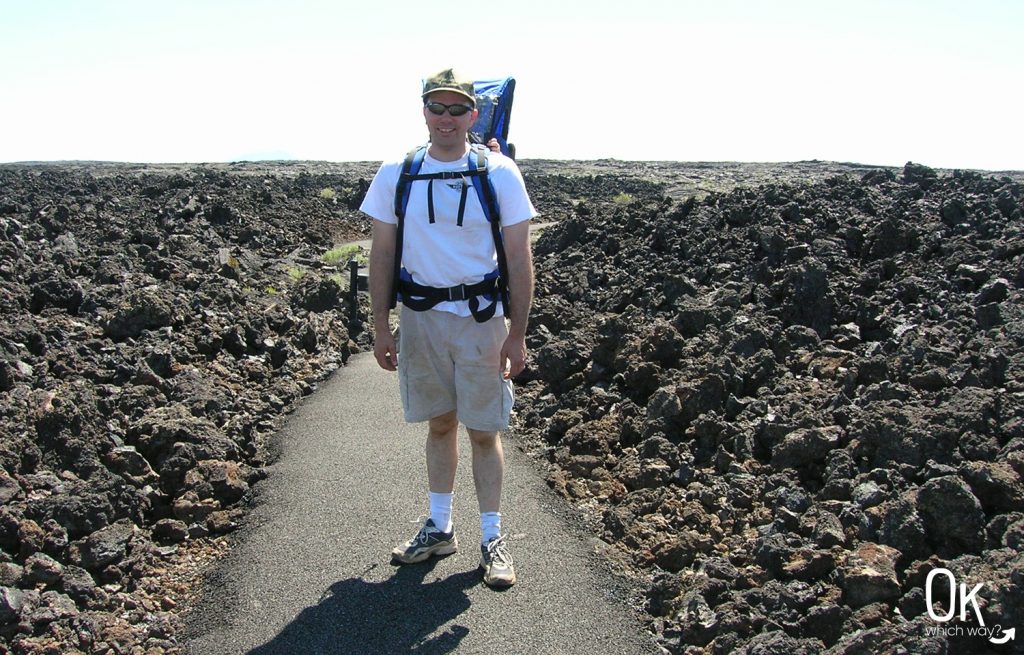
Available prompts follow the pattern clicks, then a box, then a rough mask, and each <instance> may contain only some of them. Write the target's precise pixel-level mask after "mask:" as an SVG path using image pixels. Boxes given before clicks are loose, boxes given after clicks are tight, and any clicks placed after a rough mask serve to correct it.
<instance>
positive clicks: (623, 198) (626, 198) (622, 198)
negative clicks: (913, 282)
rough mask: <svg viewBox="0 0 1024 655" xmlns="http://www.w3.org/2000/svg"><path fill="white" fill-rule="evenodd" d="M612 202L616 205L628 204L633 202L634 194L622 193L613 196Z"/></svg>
mask: <svg viewBox="0 0 1024 655" xmlns="http://www.w3.org/2000/svg"><path fill="white" fill-rule="evenodd" d="M612 202H614V203H615V204H616V205H628V204H631V203H632V202H633V196H632V195H630V194H628V193H620V194H618V195H617V196H615V197H614V198H612Z"/></svg>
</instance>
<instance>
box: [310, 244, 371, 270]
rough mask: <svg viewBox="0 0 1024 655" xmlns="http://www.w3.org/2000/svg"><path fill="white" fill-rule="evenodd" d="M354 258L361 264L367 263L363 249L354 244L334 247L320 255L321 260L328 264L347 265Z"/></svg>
mask: <svg viewBox="0 0 1024 655" xmlns="http://www.w3.org/2000/svg"><path fill="white" fill-rule="evenodd" d="M353 259H354V260H356V261H357V262H359V265H360V266H365V265H366V255H364V254H363V249H362V248H360V247H359V246H357V245H354V244H353V245H349V246H341V247H340V248H332V249H331V250H328V251H327V252H325V253H324V254H323V255H321V256H320V261H322V262H323V263H324V264H327V265H328V266H345V265H347V264H348V263H349V262H350V261H352V260H353Z"/></svg>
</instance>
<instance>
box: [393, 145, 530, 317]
mask: <svg viewBox="0 0 1024 655" xmlns="http://www.w3.org/2000/svg"><path fill="white" fill-rule="evenodd" d="M426 153H427V146H426V145H421V146H418V147H416V148H413V149H412V150H410V151H409V153H408V154H407V155H406V157H405V162H404V163H403V164H402V173H401V175H399V177H398V184H397V185H396V188H395V216H396V217H397V218H398V225H397V228H398V231H397V234H396V237H395V264H394V278H393V279H392V286H391V308H392V309H393V308H394V307H395V306H396V305H397V303H398V299H399V297H400V296H401V299H402V304H403V305H405V306H406V307H408V308H409V309H412V310H414V311H418V312H421V311H426V310H428V309H431V308H432V307H434V306H436V305H437V304H438V303H441V302H445V301H460V300H468V302H469V310H470V313H471V314H472V315H473V318H474V319H476V321H477V322H478V323H483V322H486V321H488V320H490V319H491V318H493V317H494V314H495V311H496V310H497V308H498V300H501V303H502V306H503V307H504V311H505V315H506V316H511V315H512V311H511V307H510V305H509V297H508V283H507V282H508V260H507V259H506V257H505V246H504V242H503V240H502V236H501V215H500V213H499V211H498V200H497V195H496V193H495V191H494V185H493V184H492V183H491V181H490V179H488V177H487V157H488V154H489V153H490V150H489V149H488V148H487V146H485V145H481V144H473V145H472V146H471V149H470V154H469V165H468V169H467V170H465V171H445V172H441V173H420V168H421V167H422V166H423V157H424V156H425V155H426ZM474 163H475V165H474ZM466 177H468V178H469V179H470V180H471V181H472V184H473V189H474V190H475V191H476V195H477V199H478V200H479V201H480V206H481V207H482V208H483V211H484V216H486V218H487V222H488V223H489V224H490V226H491V236H492V237H494V250H495V252H496V253H497V258H498V269H497V271H495V272H493V273H491V274H488V275H487V276H486V277H485V278H484V279H483V280H482V281H480V282H478V283H476V284H460V285H457V286H454V287H447V288H438V287H428V286H425V285H422V284H417V283H416V282H414V281H413V280H412V277H411V276H410V275H409V274H408V272H406V270H405V269H404V268H402V241H403V234H404V231H405V210H406V207H407V206H408V204H409V196H410V195H411V193H412V184H413V182H416V181H421V180H426V181H427V184H428V186H427V211H428V216H429V221H430V222H431V223H433V222H434V204H433V201H432V198H433V184H434V180H438V179H441V180H450V179H463V178H466ZM468 192H469V185H468V184H463V186H462V197H461V199H460V201H459V213H458V216H457V219H456V221H457V224H458V225H462V219H463V212H464V211H465V209H466V198H467V195H468ZM481 295H483V296H486V297H489V298H490V300H491V304H490V305H489V306H486V307H481V304H480V300H479V298H478V296H481Z"/></svg>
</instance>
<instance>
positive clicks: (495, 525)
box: [480, 512, 501, 544]
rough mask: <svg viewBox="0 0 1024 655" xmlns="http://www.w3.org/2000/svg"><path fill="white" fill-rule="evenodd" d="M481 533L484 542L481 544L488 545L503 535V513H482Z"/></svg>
mask: <svg viewBox="0 0 1024 655" xmlns="http://www.w3.org/2000/svg"><path fill="white" fill-rule="evenodd" d="M480 532H481V533H482V535H483V540H482V541H481V542H480V543H483V544H486V543H487V542H488V541H490V540H491V539H494V538H495V537H498V536H500V535H501V512H481V513H480Z"/></svg>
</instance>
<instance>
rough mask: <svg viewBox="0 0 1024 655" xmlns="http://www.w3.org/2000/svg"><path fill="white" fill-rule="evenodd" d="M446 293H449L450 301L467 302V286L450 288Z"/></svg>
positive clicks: (461, 285)
mask: <svg viewBox="0 0 1024 655" xmlns="http://www.w3.org/2000/svg"><path fill="white" fill-rule="evenodd" d="M446 291H447V292H448V300H450V301H452V302H457V301H459V300H465V299H466V285H465V284H460V285H459V286H457V287H448V289H446Z"/></svg>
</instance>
